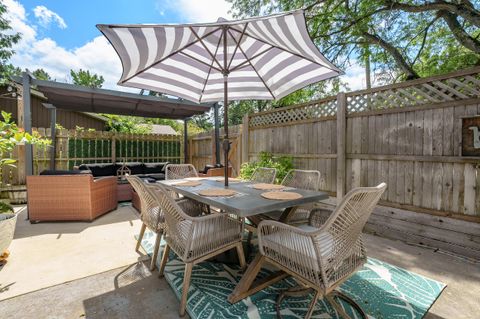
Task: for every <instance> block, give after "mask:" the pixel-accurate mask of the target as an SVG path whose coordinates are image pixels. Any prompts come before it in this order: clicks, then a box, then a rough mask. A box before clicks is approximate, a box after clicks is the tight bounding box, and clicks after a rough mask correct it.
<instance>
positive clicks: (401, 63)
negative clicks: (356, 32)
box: [363, 32, 419, 80]
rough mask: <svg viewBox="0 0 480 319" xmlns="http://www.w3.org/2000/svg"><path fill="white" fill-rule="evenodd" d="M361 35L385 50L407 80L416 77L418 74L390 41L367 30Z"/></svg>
mask: <svg viewBox="0 0 480 319" xmlns="http://www.w3.org/2000/svg"><path fill="white" fill-rule="evenodd" d="M363 37H364V38H365V40H366V41H368V42H369V43H371V44H376V45H379V46H381V47H382V48H383V49H384V50H385V51H387V52H388V53H389V54H390V55H391V56H392V57H393V59H394V60H395V63H396V64H397V66H398V67H399V68H400V70H402V72H403V73H404V74H405V76H406V78H407V80H413V79H418V78H419V76H418V74H417V72H415V70H413V68H412V67H411V66H410V65H409V64H408V63H407V61H406V60H405V58H404V57H403V55H402V54H401V53H400V51H398V49H397V48H395V47H394V46H393V45H391V44H390V43H388V42H386V41H385V40H383V39H382V38H380V37H379V36H378V35H374V34H370V33H368V32H363Z"/></svg>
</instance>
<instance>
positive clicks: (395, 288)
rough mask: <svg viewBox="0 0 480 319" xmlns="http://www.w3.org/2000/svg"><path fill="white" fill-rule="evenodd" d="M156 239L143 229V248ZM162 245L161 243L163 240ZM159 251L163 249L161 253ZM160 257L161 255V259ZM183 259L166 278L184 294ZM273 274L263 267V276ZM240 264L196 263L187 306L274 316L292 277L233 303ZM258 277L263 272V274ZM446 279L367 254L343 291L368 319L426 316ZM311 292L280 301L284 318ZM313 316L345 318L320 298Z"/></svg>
mask: <svg viewBox="0 0 480 319" xmlns="http://www.w3.org/2000/svg"><path fill="white" fill-rule="evenodd" d="M154 242H155V238H154V236H153V233H148V232H146V233H145V236H144V239H143V241H142V247H143V248H144V249H145V251H146V252H148V253H149V254H151V252H152V249H153V245H154ZM162 244H163V243H162ZM159 255H161V254H159ZM160 258H161V256H159V258H158V260H157V264H159V262H160ZM183 272H184V264H183V263H182V262H181V261H180V260H179V259H177V258H176V257H175V255H174V254H173V253H171V256H170V261H169V262H168V263H167V266H166V267H165V278H166V280H167V282H168V283H169V285H170V286H171V287H172V288H173V290H174V292H175V294H176V295H177V297H178V298H180V295H181V291H182V284H183ZM268 274H270V272H269V271H268V270H264V271H262V273H261V276H267V275H268ZM241 275H242V274H241V273H239V271H238V268H237V267H236V266H232V265H225V264H221V263H213V262H203V263H200V264H198V265H196V266H195V267H194V268H193V274H192V281H191V284H190V290H189V296H188V306H187V311H188V313H189V315H190V317H191V318H192V319H197V318H199V319H200V318H202V319H203V318H239V319H240V318H241V319H243V318H245V319H251V318H262V319H263V318H269V319H270V318H272V319H274V318H276V310H275V302H276V298H277V296H278V294H279V293H280V292H281V291H283V290H285V289H287V288H289V287H292V286H295V281H294V280H293V279H291V278H287V279H285V280H282V281H280V282H278V283H276V284H275V285H273V286H271V287H268V288H266V289H264V290H262V291H260V292H258V293H256V294H255V295H252V296H250V297H249V298H246V299H244V300H243V301H240V302H238V303H236V304H234V305H232V304H230V303H229V302H228V301H227V297H228V295H229V294H230V293H231V292H232V291H233V289H234V288H235V285H236V283H237V282H238V281H239V280H240V278H241ZM259 276H260V275H259ZM444 288H445V284H443V283H441V282H438V281H435V280H432V279H429V278H426V277H423V276H420V275H418V274H415V273H412V272H410V271H407V270H405V269H402V268H399V267H395V266H393V265H390V264H387V263H385V262H382V261H380V260H377V259H373V258H369V259H368V262H367V264H366V265H365V266H364V267H363V269H361V270H360V271H358V272H357V274H355V275H354V276H352V277H351V278H350V279H349V280H347V281H346V282H345V283H344V284H343V285H342V286H341V287H340V290H341V291H342V292H343V293H345V294H347V295H348V296H349V297H351V298H352V299H353V300H355V301H356V302H357V303H358V304H359V305H360V306H361V307H362V308H363V310H364V311H365V312H366V313H367V314H368V315H369V319H386V318H407V319H409V318H412V319H413V318H422V317H423V316H424V315H425V314H426V313H427V311H428V309H430V307H431V306H432V304H433V303H434V302H435V300H436V299H437V298H438V296H439V295H440V293H441V292H442V290H443V289H444ZM311 298H312V296H311V295H310V296H304V297H295V298H293V297H289V298H286V299H285V300H284V301H283V302H282V308H281V313H282V315H283V318H285V319H293V318H303V317H304V315H305V313H306V311H307V308H308V305H309V303H310V301H311ZM340 303H341V305H342V306H343V308H344V309H345V311H346V312H347V313H348V314H349V315H350V317H351V318H358V314H357V313H355V311H354V310H353V309H352V308H351V307H350V306H349V305H348V304H346V303H343V302H340ZM312 318H322V319H326V318H332V319H336V318H341V317H340V316H339V315H338V313H337V312H336V311H335V310H334V308H333V307H332V306H331V305H330V304H329V303H328V302H327V301H326V300H319V301H318V302H317V305H316V307H315V311H314V315H313V316H312Z"/></svg>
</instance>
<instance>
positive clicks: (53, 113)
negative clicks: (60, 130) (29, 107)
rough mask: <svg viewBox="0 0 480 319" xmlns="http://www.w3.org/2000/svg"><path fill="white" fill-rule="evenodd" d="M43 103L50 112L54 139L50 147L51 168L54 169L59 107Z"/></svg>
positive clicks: (51, 132)
mask: <svg viewBox="0 0 480 319" xmlns="http://www.w3.org/2000/svg"><path fill="white" fill-rule="evenodd" d="M42 105H43V107H45V108H46V109H47V110H48V113H49V114H50V139H51V141H52V146H51V148H50V169H51V170H52V171H54V170H55V166H56V165H55V164H56V163H55V155H56V154H57V141H56V138H57V132H56V123H57V108H56V107H55V106H54V105H53V104H50V103H43V104H42Z"/></svg>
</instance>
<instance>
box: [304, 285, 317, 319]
mask: <svg viewBox="0 0 480 319" xmlns="http://www.w3.org/2000/svg"><path fill="white" fill-rule="evenodd" d="M319 297H320V292H319V291H316V290H315V293H314V294H313V299H312V301H311V302H310V306H309V307H308V311H307V313H306V314H305V319H310V317H311V316H312V314H313V310H314V309H315V305H316V304H317V300H318V298H319Z"/></svg>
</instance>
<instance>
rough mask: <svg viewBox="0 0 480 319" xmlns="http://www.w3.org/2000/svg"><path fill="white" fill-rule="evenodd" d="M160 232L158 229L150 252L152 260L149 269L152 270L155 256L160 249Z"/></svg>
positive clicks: (155, 260) (155, 259)
mask: <svg viewBox="0 0 480 319" xmlns="http://www.w3.org/2000/svg"><path fill="white" fill-rule="evenodd" d="M162 234H163V232H162V231H160V232H159V233H158V234H157V238H156V239H155V247H154V248H153V253H152V261H151V263H150V270H151V271H152V270H154V269H155V267H156V265H155V263H156V262H157V257H158V250H159V249H160V240H161V239H162Z"/></svg>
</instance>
